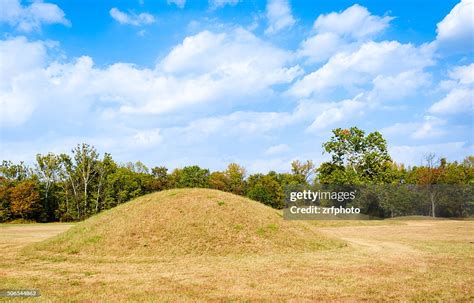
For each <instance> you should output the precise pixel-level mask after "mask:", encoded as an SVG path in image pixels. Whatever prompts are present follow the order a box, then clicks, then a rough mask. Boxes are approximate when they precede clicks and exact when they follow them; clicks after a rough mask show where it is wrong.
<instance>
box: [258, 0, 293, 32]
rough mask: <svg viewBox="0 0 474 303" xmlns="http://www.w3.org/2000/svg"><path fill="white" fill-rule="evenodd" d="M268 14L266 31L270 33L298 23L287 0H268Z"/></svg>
mask: <svg viewBox="0 0 474 303" xmlns="http://www.w3.org/2000/svg"><path fill="white" fill-rule="evenodd" d="M266 16H267V20H268V27H267V29H266V30H265V33H266V34H270V35H272V34H276V33H278V32H280V31H282V30H284V29H286V28H290V27H292V26H293V25H294V24H295V23H296V20H295V18H294V17H293V15H292V14H291V7H290V4H289V3H288V1H287V0H268V1H267V10H266Z"/></svg>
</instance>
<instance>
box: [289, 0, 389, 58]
mask: <svg viewBox="0 0 474 303" xmlns="http://www.w3.org/2000/svg"><path fill="white" fill-rule="evenodd" d="M392 19H393V18H392V17H389V16H385V17H380V16H375V15H371V14H370V12H369V11H368V10H367V9H366V8H365V7H363V6H360V5H358V4H355V5H353V6H351V7H349V8H347V9H346V10H344V11H342V12H340V13H336V12H333V13H330V14H326V15H320V16H319V17H318V18H317V19H316V21H315V22H314V25H313V31H314V32H315V34H314V35H312V36H310V37H309V38H307V39H306V40H304V41H303V42H302V43H301V45H300V48H299V50H298V56H300V57H306V58H307V61H308V62H309V63H317V62H322V61H325V60H327V59H328V58H330V57H331V56H332V55H334V54H335V53H337V52H340V51H347V50H353V49H355V48H356V47H357V46H358V45H359V44H360V43H361V42H363V41H366V40H367V39H372V38H374V37H375V36H377V35H379V34H380V33H382V32H383V31H384V30H385V29H386V28H387V27H388V26H389V23H390V21H391V20H392Z"/></svg>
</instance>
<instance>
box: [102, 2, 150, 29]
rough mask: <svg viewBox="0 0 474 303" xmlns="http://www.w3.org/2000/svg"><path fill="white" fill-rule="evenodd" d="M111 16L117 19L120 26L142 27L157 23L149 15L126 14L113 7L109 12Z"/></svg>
mask: <svg viewBox="0 0 474 303" xmlns="http://www.w3.org/2000/svg"><path fill="white" fill-rule="evenodd" d="M109 13H110V16H111V17H112V18H113V19H115V20H116V21H117V22H118V23H120V24H130V25H134V26H142V25H147V24H152V23H154V22H155V17H153V15H150V14H148V13H141V14H138V15H137V14H135V13H128V14H127V13H125V12H122V11H120V10H119V9H118V8H116V7H113V8H111V9H110V11H109Z"/></svg>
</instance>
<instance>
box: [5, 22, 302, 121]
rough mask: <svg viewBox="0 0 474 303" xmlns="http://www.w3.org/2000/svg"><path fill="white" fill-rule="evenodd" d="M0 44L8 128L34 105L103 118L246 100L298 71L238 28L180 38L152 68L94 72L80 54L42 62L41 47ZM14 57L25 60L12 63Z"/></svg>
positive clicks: (279, 53) (114, 67)
mask: <svg viewBox="0 0 474 303" xmlns="http://www.w3.org/2000/svg"><path fill="white" fill-rule="evenodd" d="M2 43H3V44H2V50H1V51H2V58H3V59H4V60H2V62H5V63H2V79H5V82H3V83H2V86H1V91H0V93H1V95H2V97H3V98H2V103H3V105H4V106H5V107H4V108H5V110H6V111H7V113H10V114H8V115H6V116H5V115H4V116H3V117H2V120H4V121H6V122H8V124H11V125H13V124H15V125H18V124H21V123H23V122H25V121H26V120H27V119H28V118H29V116H30V115H31V114H32V113H33V111H34V109H35V108H38V106H39V104H41V105H42V106H41V108H47V107H48V106H51V107H53V108H54V107H59V105H60V104H62V103H64V102H69V104H68V105H67V106H64V104H62V105H63V106H64V107H65V108H67V110H71V112H74V113H80V112H84V111H87V109H88V108H92V107H98V108H100V110H103V111H104V112H106V111H107V112H108V115H109V116H110V111H112V112H116V113H118V114H147V115H150V114H160V113H166V112H170V111H174V110H177V109H182V108H184V107H189V106H192V105H198V104H206V103H210V102H217V101H219V102H222V100H226V102H234V101H237V100H246V102H248V99H252V98H255V97H257V96H264V95H266V94H271V93H272V86H273V85H277V84H283V83H288V82H291V81H292V80H293V79H294V78H295V77H296V76H298V75H300V74H301V69H300V68H299V67H298V66H291V65H289V64H290V63H289V61H290V59H291V54H290V53H288V52H285V51H282V50H279V49H278V48H275V47H273V46H272V45H270V44H267V43H265V42H263V41H261V40H260V39H258V38H257V37H255V36H254V35H253V34H251V33H250V32H247V31H245V30H243V29H236V30H234V31H232V32H229V33H212V32H207V31H205V32H201V33H199V34H197V35H195V36H191V37H188V38H186V39H185V40H184V41H183V43H181V44H180V45H178V46H176V47H175V48H174V49H173V50H172V51H171V52H170V53H169V54H168V56H166V57H165V58H164V59H163V60H162V61H160V62H159V63H158V64H157V66H156V68H155V69H147V68H138V67H136V66H134V65H132V64H126V63H115V64H112V65H109V66H106V67H96V66H95V65H94V62H93V60H92V58H90V57H88V56H83V57H80V58H78V59H76V60H75V61H71V62H67V63H58V62H54V61H53V62H52V63H49V64H46V63H45V62H46V60H47V58H46V53H45V48H46V46H45V43H44V42H28V41H27V40H26V39H25V38H19V39H15V40H12V41H10V40H7V41H6V42H5V41H3V42H2ZM268 53H272V54H273V55H272V56H268ZM19 54H21V55H22V56H24V57H25V58H28V60H16V59H15V58H17V56H18V55H19ZM17 59H18V58H17ZM29 60H31V61H32V62H30V63H29ZM10 65H12V66H10ZM12 73H15V74H12ZM66 100H67V101H66ZM99 104H100V106H98V105H99ZM26 105H27V106H26ZM96 105H97V106H96ZM67 110H65V112H66V111H67ZM19 111H21V113H19Z"/></svg>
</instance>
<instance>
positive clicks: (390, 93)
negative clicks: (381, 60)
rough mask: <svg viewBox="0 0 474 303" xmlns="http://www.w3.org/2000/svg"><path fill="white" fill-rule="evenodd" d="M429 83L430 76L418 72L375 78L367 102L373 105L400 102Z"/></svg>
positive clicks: (405, 72) (404, 72) (412, 71)
mask: <svg viewBox="0 0 474 303" xmlns="http://www.w3.org/2000/svg"><path fill="white" fill-rule="evenodd" d="M430 83H431V75H430V74H428V73H425V72H422V71H420V70H407V71H403V72H401V73H399V74H396V75H393V76H384V75H379V76H376V77H375V78H374V79H373V80H372V84H373V88H372V90H371V91H370V92H369V93H368V95H367V100H368V101H370V102H373V103H374V105H377V104H381V103H384V102H387V101H393V100H402V99H404V98H406V97H409V96H411V95H414V94H416V93H418V92H419V90H420V88H422V87H427V86H428V85H429V84H430Z"/></svg>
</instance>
